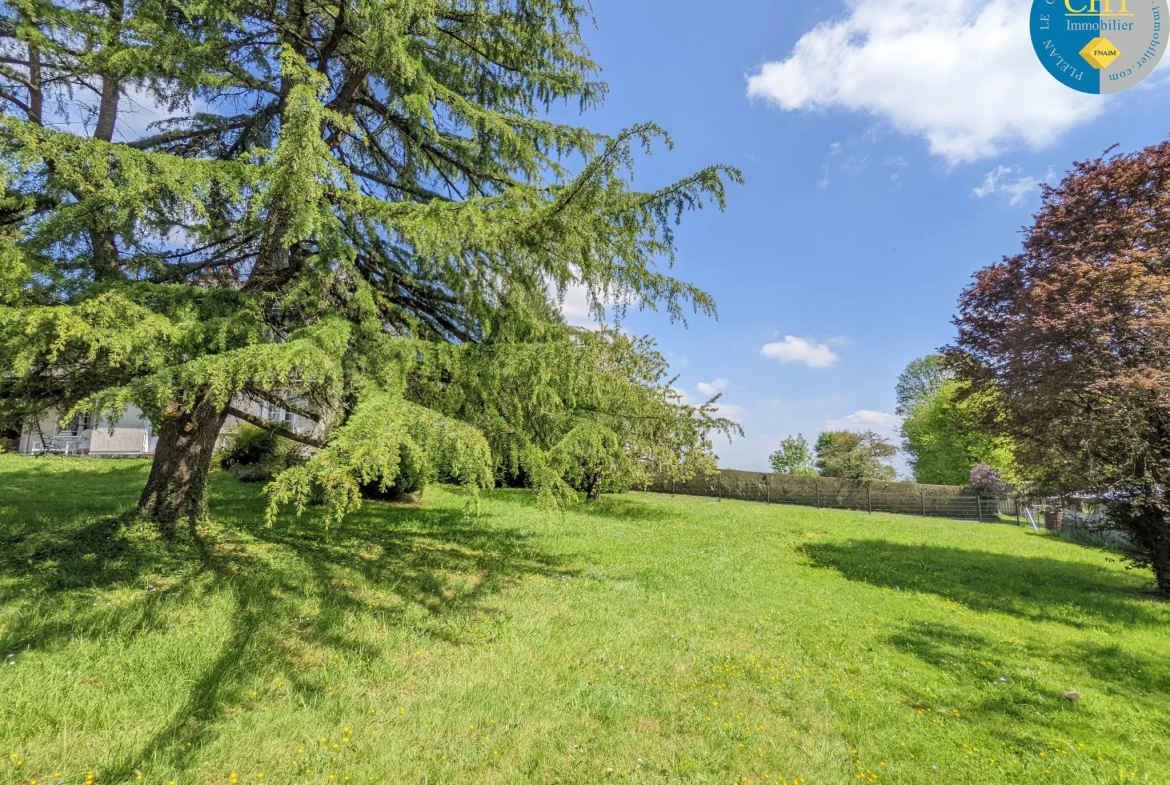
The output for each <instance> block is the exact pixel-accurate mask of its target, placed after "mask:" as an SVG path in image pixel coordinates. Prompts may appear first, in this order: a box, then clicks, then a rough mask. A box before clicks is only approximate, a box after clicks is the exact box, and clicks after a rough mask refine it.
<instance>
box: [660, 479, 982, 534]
mask: <svg viewBox="0 0 1170 785" xmlns="http://www.w3.org/2000/svg"><path fill="white" fill-rule="evenodd" d="M645 490H647V491H650V492H653V493H681V494H684V495H686V496H716V497H720V498H728V499H743V500H746V501H755V502H764V503H770V504H798V505H802V506H805V507H824V508H828V509H837V510H866V511H869V512H890V513H899V514H902V515H920V516H924V517H936V518H954V519H958V520H972V521H974V520H996V519H997V515H998V503H997V502H996V500H995V499H991V498H988V497H982V498H981V497H979V496H976V495H975V494H972V493H970V492H969V491H968V490H967V489H966V488H963V487H959V486H953V485H920V484H919V483H914V482H857V481H854V480H843V479H840V478H837V477H808V476H801V475H792V474H770V473H763V472H741V471H737V470H735V469H721V470H719V471H718V472H715V473H712V474H707V475H703V476H700V477H695V478H694V479H691V480H689V481H687V482H685V483H684V482H679V483H671V482H670V481H669V480H667V481H662V480H656V481H654V482H652V483H650V485H648V486H647V487H646V488H645Z"/></svg>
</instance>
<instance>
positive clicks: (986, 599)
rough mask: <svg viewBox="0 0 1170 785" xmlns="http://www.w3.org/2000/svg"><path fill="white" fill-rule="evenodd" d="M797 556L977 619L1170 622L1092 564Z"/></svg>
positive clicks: (857, 553) (910, 554)
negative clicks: (958, 606)
mask: <svg viewBox="0 0 1170 785" xmlns="http://www.w3.org/2000/svg"><path fill="white" fill-rule="evenodd" d="M803 550H804V553H805V554H807V556H808V557H809V558H810V559H811V560H812V562H813V564H814V565H815V566H818V567H825V568H829V569H834V570H836V571H838V572H839V573H841V575H843V576H844V577H846V578H848V579H849V580H853V581H861V582H864V583H870V584H873V585H876V586H884V587H889V588H895V589H900V590H907V591H919V592H926V593H930V594H935V595H938V596H939V597H943V598H945V599H950V600H955V601H957V602H961V603H962V604H963V605H965V606H967V607H968V608H971V609H973V610H978V611H990V612H996V613H1006V614H1009V615H1012V616H1017V617H1019V618H1024V619H1028V620H1030V621H1039V622H1058V623H1061V624H1067V625H1070V626H1073V627H1085V626H1093V625H1098V624H1102V623H1103V624H1106V625H1121V626H1135V625H1160V624H1166V623H1167V622H1170V607H1165V606H1162V605H1158V604H1156V603H1152V602H1148V601H1142V595H1141V589H1140V587H1135V586H1134V585H1133V583H1132V580H1131V579H1128V578H1127V577H1126V575H1125V574H1123V573H1120V572H1117V571H1115V570H1109V569H1106V568H1104V567H1101V566H1098V565H1094V564H1084V563H1079V562H1070V561H1061V560H1058V559H1047V558H1042V557H1025V556H1013V555H1010V554H1002V553H989V552H987V551H976V550H961V549H958V548H941V547H936V546H929V545H907V544H902V543H892V542H887V541H885V540H853V541H850V542H846V543H836V542H827V543H809V544H806V545H805V546H804V548H803Z"/></svg>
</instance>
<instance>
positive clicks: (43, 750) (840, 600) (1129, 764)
mask: <svg viewBox="0 0 1170 785" xmlns="http://www.w3.org/2000/svg"><path fill="white" fill-rule="evenodd" d="M146 471H147V464H145V463H143V462H138V461H113V460H107V461H103V460H84V459H68V458H40V459H30V458H21V457H14V456H0V657H7V659H6V660H5V662H4V665H3V666H2V667H0V752H2V753H3V759H2V760H0V782H3V783H29V782H32V781H33V780H36V782H37V785H50V783H53V784H55V783H58V782H60V781H62V780H63V781H64V782H65V783H67V784H68V785H81V783H84V782H86V780H87V777H91V779H92V781H93V782H96V783H101V784H102V785H104V784H105V783H115V782H119V783H120V782H138V781H141V782H144V783H161V784H162V785H166V783H170V782H174V783H176V785H186V784H187V783H196V784H198V785H204V784H205V783H223V785H228V783H233V782H239V783H249V784H252V783H259V784H261V785H267V784H268V783H301V782H308V783H322V785H330V784H332V785H341V784H342V783H346V782H349V783H354V785H356V784H357V783H362V782H370V781H377V782H384V783H447V782H451V783H513V782H517V783H518V782H526V783H527V782H539V783H557V782H560V783H596V782H643V783H649V782H687V783H692V782H693V783H701V782H703V783H706V782H712V783H714V782H718V783H785V784H786V785H792V783H804V782H807V783H809V784H810V785H812V784H813V783H849V782H857V781H865V782H893V783H939V784H940V785H941V784H943V783H945V784H946V785H951V784H953V783H992V782H1012V783H1018V782H1045V783H1047V782H1052V783H1058V782H1059V783H1113V782H1123V781H1124V782H1149V783H1154V782H1157V783H1165V782H1170V656H1168V654H1170V605H1167V604H1166V603H1162V602H1158V601H1155V600H1152V599H1150V598H1149V597H1148V595H1147V594H1146V592H1148V591H1149V590H1150V588H1151V584H1152V579H1151V576H1150V575H1148V574H1146V573H1143V572H1138V571H1127V570H1126V569H1125V567H1124V566H1123V565H1122V564H1120V563H1118V562H1117V561H1116V560H1114V559H1113V558H1112V557H1110V556H1109V555H1108V554H1105V553H1102V552H1099V551H1094V550H1089V549H1085V548H1080V547H1077V546H1074V545H1071V544H1069V543H1065V542H1061V541H1059V540H1056V539H1053V538H1050V537H1048V536H1045V535H1042V534H1041V535H1037V534H1035V533H1033V532H1032V531H1031V530H1030V529H1017V528H1016V527H1014V526H1000V525H983V526H980V525H977V524H961V523H950V522H946V521H939V520H925V521H924V520H919V519H916V518H907V517H898V516H893V515H873V516H867V515H864V514H857V513H850V512H836V511H817V510H810V509H805V508H799V507H779V506H771V507H767V506H764V505H760V504H750V503H746V502H730V501H726V502H722V503H719V502H717V501H715V500H712V499H694V498H682V497H679V498H677V499H671V498H669V497H662V496H653V495H643V494H630V495H627V496H617V497H610V498H606V499H604V500H603V501H601V502H599V503H596V504H590V505H581V506H579V507H576V508H574V509H573V510H571V511H570V512H568V513H567V514H566V515H564V516H560V515H549V514H546V513H543V512H541V511H540V510H538V509H536V507H535V506H534V502H533V498H532V496H531V495H530V494H527V493H524V492H518V491H503V492H498V493H495V494H492V495H491V496H490V497H489V498H488V499H487V500H486V501H485V503H484V504H483V506H482V514H481V516H480V517H479V518H477V519H465V518H464V517H463V515H462V514H461V510H462V506H463V499H462V498H461V497H460V496H458V495H457V494H455V493H453V492H450V491H448V490H445V489H442V488H435V489H431V490H429V491H428V492H427V493H426V494H425V495H424V497H423V500H422V502H421V503H420V504H419V505H418V506H416V507H392V506H387V505H368V506H367V507H365V508H364V509H363V510H361V511H360V512H359V513H357V514H355V515H353V516H352V517H350V518H349V519H347V520H346V522H345V523H344V525H342V526H340V527H334V528H332V529H330V530H326V529H325V528H323V527H322V526H320V525H318V524H317V523H315V522H313V521H311V520H308V519H305V520H300V521H297V520H295V519H287V520H283V521H282V522H281V523H279V524H278V525H276V526H274V527H272V528H266V527H265V526H264V524H263V522H262V509H263V504H262V501H261V500H260V499H259V497H258V493H259V490H260V489H259V487H258V486H255V485H241V484H238V483H236V482H235V481H234V480H232V479H231V478H229V477H226V476H224V475H217V476H215V477H214V478H213V481H212V483H211V488H210V494H211V506H212V511H213V516H214V518H213V521H212V522H211V523H209V524H208V525H207V526H206V527H205V528H204V531H203V539H202V544H201V545H200V544H197V543H194V542H187V543H186V544H182V545H178V546H172V547H167V546H164V545H162V544H160V543H159V542H158V541H157V540H156V539H155V538H154V537H153V536H152V535H151V534H150V532H149V530H147V529H144V528H141V527H138V526H128V527H123V526H120V525H119V524H118V523H117V522H116V521H115V519H114V518H112V517H109V516H111V515H112V514H115V513H118V512H120V511H124V510H126V509H128V508H130V507H131V506H132V505H133V503H134V501H135V499H136V497H137V493H138V491H139V489H140V488H141V487H142V484H143V482H144V480H145V476H146ZM1068 690H1078V691H1079V692H1080V694H1081V696H1082V699H1081V700H1080V701H1079V702H1076V703H1071V702H1069V701H1066V700H1063V699H1062V698H1061V695H1062V693H1065V692H1066V691H1068Z"/></svg>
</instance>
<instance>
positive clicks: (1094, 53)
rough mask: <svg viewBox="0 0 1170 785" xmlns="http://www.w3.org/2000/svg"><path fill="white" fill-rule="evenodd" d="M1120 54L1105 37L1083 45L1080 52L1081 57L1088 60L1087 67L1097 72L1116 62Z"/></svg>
mask: <svg viewBox="0 0 1170 785" xmlns="http://www.w3.org/2000/svg"><path fill="white" fill-rule="evenodd" d="M1120 54H1121V52H1120V51H1118V49H1117V47H1116V46H1114V45H1113V44H1112V43H1110V42H1109V39H1108V38H1105V37H1099V38H1094V39H1093V40H1092V41H1090V42H1089V43H1087V44H1085V48H1084V49H1082V50H1081V57H1083V58H1085V59H1086V60H1088V61H1089V65H1091V66H1093V67H1094V68H1096V69H1097V70H1098V71H1100V70H1101V69H1102V68H1108V67H1109V64H1110V63H1112V62H1113V61H1114V60H1116V59H1117V56H1118V55H1120Z"/></svg>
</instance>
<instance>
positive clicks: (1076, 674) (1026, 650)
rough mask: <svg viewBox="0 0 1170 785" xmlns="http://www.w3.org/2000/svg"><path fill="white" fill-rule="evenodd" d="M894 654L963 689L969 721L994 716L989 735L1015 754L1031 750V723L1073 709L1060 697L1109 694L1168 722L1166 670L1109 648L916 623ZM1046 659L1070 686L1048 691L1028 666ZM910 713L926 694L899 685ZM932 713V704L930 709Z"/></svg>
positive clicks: (895, 640) (899, 636) (1038, 741)
mask: <svg viewBox="0 0 1170 785" xmlns="http://www.w3.org/2000/svg"><path fill="white" fill-rule="evenodd" d="M890 644H891V645H892V646H893V647H894V648H895V649H897V650H899V651H901V652H903V653H906V654H910V655H912V656H914V657H916V658H918V659H919V660H921V661H922V662H925V663H927V664H929V665H931V666H932V667H934V668H936V669H937V670H939V671H941V672H943V673H945V674H946V675H947V677H948V679H949V680H950V681H952V682H955V683H959V684H963V685H964V687H965V688H966V691H967V692H968V694H972V695H977V696H978V697H977V698H976V699H973V700H972V701H971V702H969V703H967V705H966V711H967V712H969V713H970V714H971V715H972V716H982V717H996V718H999V719H997V720H996V722H997V723H998V727H999V730H998V731H997V733H998V734H999V735H1000V736H1002V737H1004V738H1005V739H1007V740H1009V741H1011V742H1013V744H1015V745H1016V746H1017V747H1019V748H1020V749H1026V750H1033V751H1036V752H1039V751H1040V750H1042V749H1044V748H1045V747H1046V746H1047V745H1046V744H1045V743H1044V740H1043V738H1041V737H1037V736H1036V735H1034V734H1033V735H1029V734H1027V733H1024V732H1023V731H1022V729H1023V728H1026V727H1028V726H1029V725H1034V724H1035V723H1036V722H1037V720H1040V721H1041V722H1042V723H1044V724H1048V725H1059V724H1060V723H1062V722H1063V720H1064V719H1065V715H1066V713H1067V712H1075V711H1076V710H1077V708H1076V707H1074V706H1073V705H1072V704H1071V703H1070V702H1069V701H1067V700H1066V699H1065V698H1064V697H1063V695H1064V693H1065V692H1066V691H1068V690H1070V689H1074V688H1076V689H1079V690H1081V691H1082V692H1083V693H1084V694H1085V696H1086V698H1087V699H1088V700H1093V699H1095V698H1096V697H1097V696H1099V695H1101V694H1108V695H1111V696H1117V697H1120V698H1122V699H1123V702H1124V703H1125V704H1126V705H1141V706H1143V707H1144V708H1145V710H1146V711H1150V712H1155V713H1158V714H1161V715H1162V718H1163V721H1167V720H1170V712H1168V710H1167V707H1170V701H1167V700H1166V698H1168V697H1170V670H1168V669H1167V664H1166V663H1165V662H1164V661H1163V660H1161V659H1153V658H1146V657H1142V656H1140V655H1135V654H1133V653H1131V652H1127V651H1125V650H1124V649H1123V648H1122V647H1121V646H1119V645H1116V644H1110V645H1104V646H1102V645H1100V644H1096V643H1090V642H1073V643H1069V644H1065V645H1064V646H1062V647H1060V648H1052V647H1049V646H1047V645H1046V642H1032V643H1021V642H1016V641H1002V640H994V639H992V638H991V637H989V636H986V635H983V634H982V633H979V632H977V631H975V630H972V629H970V628H969V627H963V626H953V625H950V624H947V623H938V622H927V621H922V622H918V623H914V624H906V625H904V626H902V627H901V628H900V629H899V630H898V631H897V632H895V633H894V634H893V635H892V636H891V638H890ZM1044 659H1047V660H1051V661H1053V662H1055V663H1057V664H1058V665H1060V666H1061V671H1062V672H1063V673H1065V674H1067V675H1068V676H1069V678H1070V681H1071V683H1068V684H1063V685H1056V684H1052V683H1051V682H1048V681H1045V680H1043V679H1041V678H1040V677H1038V676H1037V675H1036V674H1035V672H1034V669H1033V665H1034V663H1035V662H1036V661H1038V660H1044ZM905 689H906V691H907V693H908V694H909V695H910V696H911V699H912V701H913V703H914V706H915V708H920V709H925V708H928V707H931V703H932V695H933V693H932V691H931V690H929V689H921V688H920V686H919V684H918V683H917V682H913V681H912V682H908V683H907V684H906V685H905ZM934 708H935V710H936V711H937V710H938V708H937V706H935V707H934Z"/></svg>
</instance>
